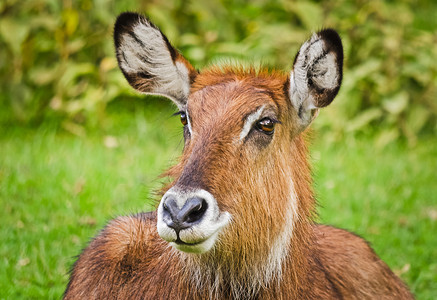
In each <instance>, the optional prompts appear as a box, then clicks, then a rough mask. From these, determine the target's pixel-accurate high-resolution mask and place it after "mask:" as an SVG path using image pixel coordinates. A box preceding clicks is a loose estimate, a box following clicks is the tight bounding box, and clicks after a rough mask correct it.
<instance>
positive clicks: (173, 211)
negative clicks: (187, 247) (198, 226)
mask: <svg viewBox="0 0 437 300" xmlns="http://www.w3.org/2000/svg"><path fill="white" fill-rule="evenodd" d="M207 209H208V204H207V203H206V201H205V199H201V198H190V199H188V200H187V201H186V202H185V204H184V205H183V206H182V208H181V209H179V207H178V205H177V204H176V199H175V198H173V197H168V198H167V199H165V200H164V204H163V217H164V218H163V220H164V222H165V223H166V224H167V226H168V227H170V228H173V229H174V230H175V231H176V232H179V231H180V230H182V229H186V228H189V227H191V226H193V225H194V224H195V223H197V222H199V221H200V220H201V219H202V217H203V216H204V215H205V212H206V210H207Z"/></svg>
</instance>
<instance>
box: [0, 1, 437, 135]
mask: <svg viewBox="0 0 437 300" xmlns="http://www.w3.org/2000/svg"><path fill="white" fill-rule="evenodd" d="M119 2H120V1H119ZM125 10H132V11H138V12H145V13H147V15H149V16H150V17H151V19H152V20H153V21H154V22H155V23H156V24H157V25H158V26H160V27H161V28H162V30H163V32H165V33H166V35H167V36H168V37H169V39H170V40H171V41H172V42H173V44H174V45H175V46H176V47H178V48H179V49H180V50H181V52H182V53H183V54H184V55H185V56H186V57H187V58H188V59H189V60H190V61H191V62H192V63H193V64H194V65H195V66H196V67H198V68H202V67H204V66H205V65H206V64H207V63H210V62H214V61H217V60H218V59H223V58H236V59H239V60H243V61H245V60H249V61H250V62H254V63H262V64H264V65H266V66H268V67H273V66H275V67H279V68H282V69H284V70H289V69H290V68H291V66H292V61H293V58H294V55H295V53H296V52H297V50H298V48H299V46H300V43H302V42H303V41H304V40H305V39H306V38H307V37H308V36H309V34H310V32H311V31H316V30H318V29H320V28H322V27H333V28H336V29H337V30H338V31H339V32H340V34H341V36H342V38H343V41H344V44H345V57H346V61H345V64H346V65H345V77H344V84H343V87H342V89H341V92H340V95H339V97H338V99H337V100H336V101H335V102H334V103H335V104H334V105H333V108H332V109H329V110H326V113H325V114H322V115H325V116H324V117H322V118H321V121H319V122H318V126H319V127H322V128H329V129H331V130H332V132H334V133H335V134H344V133H348V132H352V133H356V132H361V131H368V130H369V128H371V130H372V131H376V133H378V134H379V140H380V141H381V143H387V142H389V141H390V140H393V139H395V138H397V137H399V136H405V137H407V138H408V139H409V141H410V142H412V143H414V141H415V139H416V136H417V135H418V134H420V133H422V132H428V133H429V132H435V131H436V128H437V122H436V120H437V118H436V115H437V103H436V95H437V84H436V82H437V64H435V63H434V59H435V57H437V47H435V44H436V42H437V34H436V31H435V30H434V28H436V27H437V21H436V18H435V17H434V16H433V13H434V12H435V11H436V10H437V4H436V3H435V2H432V1H430V2H428V3H427V2H425V1H421V2H420V3H418V2H417V3H416V2H414V1H408V0H401V1H396V2H391V1H346V0H341V1H299V2H297V1H285V0H275V1H267V0H263V1H261V0H258V1H243V0H235V1H230V0H221V1H207V2H200V1H189V2H187V1H181V0H166V1H158V0H156V1H150V2H147V3H142V4H138V3H136V1H133V0H130V1H123V2H122V3H118V4H117V3H116V2H115V1H114V3H112V2H110V1H104V0H95V1H92V0H81V1H71V0H64V1H62V2H61V1H53V0H28V1H25V2H23V1H18V0H6V1H3V2H2V3H1V4H0V15H1V19H0V47H1V49H3V50H1V52H0V70H1V75H0V76H1V78H0V79H1V83H0V86H1V89H2V91H4V92H3V95H2V96H0V97H1V98H0V101H2V104H3V105H2V119H3V122H15V121H21V122H29V121H38V120H42V119H44V118H46V117H47V116H52V115H54V116H57V117H60V119H61V120H62V122H63V125H64V127H65V128H67V129H68V130H70V131H74V132H76V133H79V132H82V129H81V127H77V126H78V124H87V125H91V126H93V125H98V124H99V122H100V121H101V120H102V119H104V116H105V109H106V106H107V104H108V103H109V102H111V101H114V100H116V99H119V98H120V97H133V94H131V91H130V88H129V87H128V85H127V84H126V82H125V81H124V80H123V79H122V75H121V72H119V71H118V69H117V67H116V60H115V57H114V54H113V53H114V51H113V45H112V37H111V35H112V26H113V23H114V21H115V18H116V16H117V15H118V13H120V12H122V11H125ZM413 10H414V13H413ZM5 120H6V121H5ZM368 125H373V126H371V127H370V126H368Z"/></svg>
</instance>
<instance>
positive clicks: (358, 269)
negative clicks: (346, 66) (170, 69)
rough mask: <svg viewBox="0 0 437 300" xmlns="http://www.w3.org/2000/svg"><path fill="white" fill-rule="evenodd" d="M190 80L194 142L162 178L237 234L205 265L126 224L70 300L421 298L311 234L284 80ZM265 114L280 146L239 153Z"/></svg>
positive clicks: (146, 224)
mask: <svg viewBox="0 0 437 300" xmlns="http://www.w3.org/2000/svg"><path fill="white" fill-rule="evenodd" d="M193 80H194V82H193V84H192V87H191V93H190V98H189V102H188V111H189V115H190V117H191V125H192V128H193V132H194V134H193V136H186V142H185V148H184V152H183V155H182V157H181V159H180V163H179V164H177V165H176V166H174V167H173V168H171V169H170V170H169V171H168V172H167V173H166V175H168V176H170V177H171V178H173V182H172V184H171V186H172V185H178V186H185V187H190V186H191V187H196V188H199V187H200V188H203V189H206V190H208V191H209V192H210V193H211V194H213V195H214V196H215V197H216V198H217V202H218V205H219V208H220V209H221V210H223V211H228V212H229V213H230V214H231V215H232V222H231V223H230V224H229V225H228V227H227V228H226V229H225V230H224V231H223V233H222V234H221V235H220V238H219V241H218V242H217V245H216V246H215V247H214V248H213V249H212V250H211V251H209V252H207V253H204V254H199V255H197V254H186V253H182V252H179V251H177V250H175V249H173V248H172V247H171V246H169V245H168V244H167V243H166V242H164V241H163V240H162V239H161V238H160V237H159V236H158V234H157V230H156V213H142V214H138V215H135V216H131V217H119V218H117V219H115V220H113V221H111V222H110V223H109V224H108V225H107V226H106V228H105V229H104V230H103V231H102V232H101V233H100V234H99V235H98V236H97V237H96V238H95V239H94V240H93V241H92V242H91V243H90V245H89V246H88V247H87V248H86V249H85V250H84V251H83V253H82V254H81V255H80V257H79V259H78V261H77V262H76V263H75V265H74V268H73V271H72V274H71V279H70V282H69V284H68V287H67V290H66V293H65V299H208V298H209V299H235V298H240V299H244V298H248V299H249V298H250V299H411V298H413V297H412V295H411V294H410V292H409V291H408V289H407V288H406V287H405V285H404V284H403V283H402V282H401V281H400V280H399V279H398V278H397V277H396V276H395V275H394V274H393V272H392V271H390V269H389V268H388V267H387V265H386V264H385V263H384V262H382V261H381V260H380V259H379V258H378V257H377V256H376V254H375V253H374V252H373V250H372V249H371V248H370V247H369V246H368V244H367V243H366V242H365V241H364V240H363V239H361V238H359V237H357V236H355V235H353V234H351V233H349V232H347V231H344V230H341V229H336V228H333V227H328V226H323V225H316V224H314V223H313V221H312V220H313V214H314V211H315V200H314V196H313V192H312V189H311V172H310V167H309V165H308V160H307V147H306V142H305V133H303V134H302V133H300V130H299V128H296V126H295V124H296V121H295V120H296V118H297V117H298V116H297V112H296V110H295V109H294V108H293V107H292V106H291V105H290V102H289V101H288V99H287V95H286V93H285V92H284V87H285V86H286V84H287V82H288V76H287V75H284V74H282V73H280V72H267V71H257V70H255V69H243V68H231V67H224V68H218V67H213V68H211V69H209V70H206V71H204V72H202V73H200V74H199V75H197V77H196V78H195V79H193ZM261 105H268V106H269V107H271V109H272V110H273V111H274V113H275V115H276V116H278V118H279V121H280V124H277V126H276V129H275V134H274V135H273V137H272V139H271V140H267V139H266V138H265V137H263V136H257V137H256V138H255V137H249V138H248V139H247V140H245V141H244V142H236V141H235V137H238V135H239V132H240V130H241V127H242V126H243V122H244V116H245V115H247V114H249V113H251V112H253V111H254V110H255V109H256V108H257V107H259V106H261ZM293 201H295V205H294V206H293V207H291V208H290V203H292V202H293ZM293 209H294V210H295V211H294V213H293V214H290V212H291V211H292V210H293ZM291 215H292V220H291V221H290V216H291ZM290 222H291V223H290ZM286 224H288V225H286ZM285 226H288V227H285ZM279 237H284V238H283V239H280V238H279ZM276 247H277V248H278V249H279V250H281V249H282V248H281V247H283V248H284V249H285V250H284V255H283V257H282V256H281V255H282V254H281V253H282V252H278V253H279V254H272V253H276V252H275V250H278V249H275V248H276ZM279 250H278V251H279ZM272 257H273V258H278V257H280V260H279V262H280V266H279V268H274V266H275V265H274V263H272V262H271V261H270V260H269V259H270V258H272ZM269 272H271V276H270V277H269V276H266V274H267V273H269ZM269 274H270V273H269Z"/></svg>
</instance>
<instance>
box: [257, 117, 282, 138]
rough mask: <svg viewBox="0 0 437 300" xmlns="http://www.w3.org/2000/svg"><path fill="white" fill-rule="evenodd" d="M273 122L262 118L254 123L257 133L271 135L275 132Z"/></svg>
mask: <svg viewBox="0 0 437 300" xmlns="http://www.w3.org/2000/svg"><path fill="white" fill-rule="evenodd" d="M275 123H277V122H275V121H273V120H272V119H270V118H264V119H261V120H259V121H258V122H256V124H255V128H256V129H258V130H259V131H262V132H263V133H265V134H269V135H270V134H273V132H274V131H275Z"/></svg>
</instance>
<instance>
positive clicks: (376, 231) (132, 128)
mask: <svg viewBox="0 0 437 300" xmlns="http://www.w3.org/2000/svg"><path fill="white" fill-rule="evenodd" d="M123 11H137V12H141V13H145V14H147V15H148V16H149V17H150V18H151V19H152V20H153V21H154V22H155V23H156V24H157V25H158V26H159V27H160V28H161V29H162V31H163V32H164V33H165V34H166V35H167V36H168V38H169V39H170V41H171V42H172V43H173V44H174V45H175V46H176V47H177V48H178V49H179V50H180V51H181V52H182V53H183V54H184V56H185V57H187V58H188V59H189V60H190V61H191V62H192V64H193V65H194V66H195V67H196V68H199V69H202V68H203V67H205V66H208V65H210V64H213V63H214V62H216V61H220V60H223V59H234V60H235V59H236V60H240V61H243V62H249V63H254V64H256V65H259V64H263V65H265V66H266V67H270V68H272V67H275V68H278V69H283V70H287V71H288V70H290V69H291V66H292V62H293V59H294V55H295V53H296V52H297V51H298V49H299V46H300V45H301V43H302V42H303V41H304V40H305V39H306V38H308V37H309V36H310V34H311V32H313V31H316V30H319V29H321V28H323V27H332V28H335V29H336V30H337V31H338V32H339V33H340V35H341V37H342V39H343V42H344V47H345V71H344V81H343V86H342V88H341V90H340V93H339V95H338V97H337V98H336V100H335V101H334V102H333V104H332V105H331V106H330V107H328V108H326V109H324V110H323V111H322V113H321V114H320V116H319V118H318V119H317V120H316V122H315V124H314V125H313V128H315V132H316V133H315V134H314V137H313V142H314V146H313V147H312V161H313V162H314V165H315V169H314V173H315V189H316V193H317V195H318V199H319V202H320V203H321V208H320V210H319V213H320V221H322V222H325V223H330V224H334V225H337V226H340V227H344V228H348V229H350V230H352V231H355V232H357V233H359V234H360V235H362V236H364V237H365V238H366V239H368V240H370V241H371V243H372V244H373V246H374V248H375V250H376V251H377V253H378V254H379V255H381V257H382V258H383V259H384V260H385V261H387V263H388V264H389V265H390V266H391V267H392V268H393V269H394V270H395V272H396V273H397V274H399V275H400V276H401V277H402V279H404V280H405V281H406V282H407V284H408V285H409V286H410V287H411V289H412V290H413V292H414V293H415V294H416V296H417V298H418V299H434V298H435V297H437V260H436V258H437V237H436V232H437V224H436V223H437V186H436V170H437V161H436V157H437V138H436V134H437V118H436V116H437V99H436V98H437V97H436V96H437V63H436V59H437V2H435V1H409V0H400V1H345V0H339V1H286V0H274V1H267V0H258V1H242V0H236V1H230V0H222V1H215V0H214V1H182V0H180V1H178V0H166V1H160V0H155V1H133V0H125V1H108V0H94V1H91V0H79V1H73V0H64V1H60V0H26V1H19V0H3V1H1V2H0V89H1V93H0V205H1V207H0V208H1V213H0V218H1V221H0V222H1V223H0V224H1V226H0V239H1V240H2V243H1V245H0V299H20V298H22V299H40V298H44V299H51V298H59V297H61V295H62V292H63V290H64V289H65V285H66V282H67V278H68V275H67V273H68V270H69V268H70V266H71V264H72V263H73V262H74V256H75V255H77V254H78V253H80V250H81V249H82V248H83V247H84V246H85V245H86V244H87V241H88V240H89V239H90V238H91V237H92V236H93V235H95V234H96V233H97V231H98V230H99V229H100V228H101V227H102V226H103V225H104V224H105V222H106V221H107V220H109V219H110V218H111V217H114V216H116V215H119V214H128V213H132V212H138V211H142V210H150V209H152V208H153V206H154V204H153V201H152V200H150V199H155V200H156V199H157V198H158V197H157V196H156V195H155V193H154V192H153V191H154V190H155V189H156V188H158V187H159V186H160V184H161V183H162V181H163V179H156V178H158V175H159V174H160V172H162V171H163V170H164V169H165V168H166V167H168V166H170V165H171V163H172V162H174V161H175V160H176V159H177V156H178V153H180V151H181V143H180V141H181V128H180V125H179V124H178V123H179V121H178V120H177V119H175V118H171V117H170V116H171V115H172V113H173V112H174V111H175V109H174V108H173V107H172V106H171V105H170V104H169V103H167V102H168V101H163V99H162V98H159V97H146V96H140V95H138V94H135V93H134V92H133V91H132V90H131V88H130V87H129V86H128V84H127V83H126V81H125V80H124V78H123V76H122V74H121V72H120V71H119V70H118V68H117V65H116V60H115V57H114V49H113V41H112V30H113V24H114V22H115V19H116V16H117V15H118V14H119V13H121V12H123ZM164 133H165V134H164Z"/></svg>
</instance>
